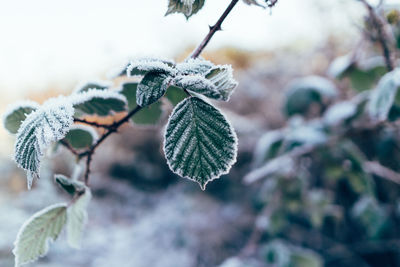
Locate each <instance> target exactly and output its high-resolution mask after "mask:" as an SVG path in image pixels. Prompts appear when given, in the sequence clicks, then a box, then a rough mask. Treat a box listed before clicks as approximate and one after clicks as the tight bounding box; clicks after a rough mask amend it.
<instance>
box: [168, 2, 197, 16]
mask: <svg viewBox="0 0 400 267" xmlns="http://www.w3.org/2000/svg"><path fill="white" fill-rule="evenodd" d="M204 2H205V0H169V5H168V10H167V13H166V14H165V15H166V16H167V15H169V14H173V13H177V12H179V13H182V14H184V15H185V17H186V19H189V18H190V17H191V16H192V15H193V14H196V13H197V12H198V11H199V10H200V9H201V8H202V7H203V6H204Z"/></svg>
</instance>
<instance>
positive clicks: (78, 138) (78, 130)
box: [63, 125, 99, 149]
mask: <svg viewBox="0 0 400 267" xmlns="http://www.w3.org/2000/svg"><path fill="white" fill-rule="evenodd" d="M98 137H99V136H98V134H97V132H96V131H95V130H94V129H93V128H92V127H89V126H87V125H73V126H72V127H71V128H70V130H69V132H68V133H67V135H66V136H65V137H64V139H63V141H64V142H67V143H68V144H70V145H71V146H72V147H73V148H76V149H82V148H89V147H90V146H91V145H93V143H94V142H95V141H96V140H97V139H98Z"/></svg>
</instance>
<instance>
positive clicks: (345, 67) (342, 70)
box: [327, 54, 355, 79]
mask: <svg viewBox="0 0 400 267" xmlns="http://www.w3.org/2000/svg"><path fill="white" fill-rule="evenodd" d="M354 63H355V62H354V59H353V55H352V54H348V55H345V56H341V57H338V58H336V59H335V60H334V61H333V62H332V63H331V64H330V66H329V69H328V71H327V75H328V76H329V77H332V78H335V79H341V78H343V77H344V76H345V75H346V73H347V72H348V71H349V70H350V69H351V68H352V67H353V66H354Z"/></svg>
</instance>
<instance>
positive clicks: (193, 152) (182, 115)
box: [164, 97, 237, 190]
mask: <svg viewBox="0 0 400 267" xmlns="http://www.w3.org/2000/svg"><path fill="white" fill-rule="evenodd" d="M164 152H165V156H166V158H167V162H168V165H169V167H170V169H171V170H172V171H173V172H175V173H177V174H178V175H180V176H182V177H184V178H188V179H190V180H193V181H196V182H197V183H199V184H200V187H201V188H202V189H203V190H204V189H205V186H206V184H207V183H208V182H209V181H211V180H213V179H216V178H218V177H220V176H221V175H223V174H226V173H228V172H229V170H230V168H231V167H232V165H233V164H234V162H235V161H236V154H237V138H236V134H235V132H234V130H233V129H232V127H231V125H230V124H229V122H228V121H227V120H226V118H225V117H224V115H222V114H221V112H220V111H219V110H218V109H216V108H214V107H213V106H212V105H210V104H208V103H206V102H205V101H203V100H201V99H200V98H197V97H189V98H186V99H185V100H184V101H182V102H181V103H179V104H178V105H177V106H176V107H175V109H174V111H173V112H172V115H171V117H170V119H169V121H168V125H167V128H166V131H165V138H164Z"/></svg>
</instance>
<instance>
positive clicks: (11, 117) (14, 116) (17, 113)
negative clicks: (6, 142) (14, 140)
mask: <svg viewBox="0 0 400 267" xmlns="http://www.w3.org/2000/svg"><path fill="white" fill-rule="evenodd" d="M39 107H40V105H39V104H38V103H36V102H33V101H19V102H16V103H14V104H11V105H9V106H8V107H7V109H6V112H5V113H4V115H3V124H4V128H6V130H7V131H8V132H10V133H11V134H16V133H17V132H18V129H19V127H20V126H21V123H22V122H23V121H24V120H25V118H26V116H27V115H29V114H30V113H31V112H32V111H35V110H36V109H38V108H39Z"/></svg>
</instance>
